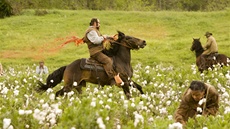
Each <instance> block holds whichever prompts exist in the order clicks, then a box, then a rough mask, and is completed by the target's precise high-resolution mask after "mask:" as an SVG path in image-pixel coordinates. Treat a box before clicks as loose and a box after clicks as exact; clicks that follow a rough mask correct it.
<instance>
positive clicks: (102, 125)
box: [97, 117, 106, 129]
mask: <svg viewBox="0 0 230 129" xmlns="http://www.w3.org/2000/svg"><path fill="white" fill-rule="evenodd" d="M97 124H98V126H99V128H100V129H106V127H105V124H104V122H103V120H102V118H101V117H99V118H97Z"/></svg>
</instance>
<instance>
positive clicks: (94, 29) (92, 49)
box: [83, 18, 123, 86]
mask: <svg viewBox="0 0 230 129" xmlns="http://www.w3.org/2000/svg"><path fill="white" fill-rule="evenodd" d="M89 25H90V26H89V28H88V29H87V30H86V33H85V36H84V38H83V39H84V42H85V43H86V44H87V45H88V49H89V53H90V57H91V58H93V59H95V60H96V61H98V62H99V63H102V64H103V67H104V69H105V71H106V73H107V75H108V76H109V79H110V80H112V79H113V78H114V79H115V81H116V84H117V85H118V86H122V85H123V81H122V80H121V78H120V77H119V73H116V72H115V70H114V69H113V60H112V59H111V58H110V57H108V56H107V55H106V54H104V53H103V52H102V51H103V49H104V48H103V43H104V42H106V38H107V37H106V36H103V35H101V33H100V31H99V29H100V21H99V19H97V18H92V19H91V22H90V23H89Z"/></svg>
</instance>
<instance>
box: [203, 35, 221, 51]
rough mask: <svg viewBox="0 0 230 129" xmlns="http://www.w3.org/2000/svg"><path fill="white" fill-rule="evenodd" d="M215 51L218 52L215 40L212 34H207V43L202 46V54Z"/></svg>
mask: <svg viewBox="0 0 230 129" xmlns="http://www.w3.org/2000/svg"><path fill="white" fill-rule="evenodd" d="M215 52H218V47H217V43H216V40H215V38H214V37H213V36H209V37H208V39H207V43H206V45H205V46H204V52H203V54H206V55H209V54H211V53H215Z"/></svg>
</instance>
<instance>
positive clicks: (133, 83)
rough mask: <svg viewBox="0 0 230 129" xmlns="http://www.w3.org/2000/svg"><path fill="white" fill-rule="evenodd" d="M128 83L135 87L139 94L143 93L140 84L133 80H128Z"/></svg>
mask: <svg viewBox="0 0 230 129" xmlns="http://www.w3.org/2000/svg"><path fill="white" fill-rule="evenodd" d="M130 85H131V86H133V87H135V88H137V89H138V90H139V91H140V93H141V94H144V92H143V90H142V86H140V85H139V84H137V83H136V82H134V81H133V80H132V81H131V82H130Z"/></svg>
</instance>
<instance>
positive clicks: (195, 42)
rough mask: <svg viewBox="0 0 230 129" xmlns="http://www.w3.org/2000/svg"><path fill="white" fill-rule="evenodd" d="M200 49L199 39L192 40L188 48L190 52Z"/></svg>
mask: <svg viewBox="0 0 230 129" xmlns="http://www.w3.org/2000/svg"><path fill="white" fill-rule="evenodd" d="M200 48H202V45H201V43H200V38H198V39H195V38H193V42H192V47H191V48H190V50H191V51H195V50H199V49H200Z"/></svg>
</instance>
